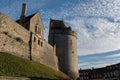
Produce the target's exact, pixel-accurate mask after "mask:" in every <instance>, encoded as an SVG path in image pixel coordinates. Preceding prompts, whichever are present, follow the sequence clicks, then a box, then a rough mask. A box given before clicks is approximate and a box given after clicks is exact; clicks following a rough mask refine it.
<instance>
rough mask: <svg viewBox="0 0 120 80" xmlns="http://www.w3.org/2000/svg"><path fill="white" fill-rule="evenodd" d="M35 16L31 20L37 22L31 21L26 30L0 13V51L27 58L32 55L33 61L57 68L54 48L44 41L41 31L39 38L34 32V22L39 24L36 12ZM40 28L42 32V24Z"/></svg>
mask: <svg viewBox="0 0 120 80" xmlns="http://www.w3.org/2000/svg"><path fill="white" fill-rule="evenodd" d="M35 16H37V17H35V18H36V19H35V18H34V17H33V18H32V20H35V21H36V22H37V23H35V22H34V21H33V22H32V23H31V25H34V26H32V28H31V31H28V30H27V29H25V28H24V27H22V26H21V25H19V24H17V23H16V22H14V21H13V20H12V19H10V18H8V17H7V16H5V15H3V14H0V51H1V52H9V53H12V54H14V55H16V56H20V57H24V58H27V59H30V57H32V60H34V61H37V62H40V63H42V64H44V65H47V66H49V67H52V68H54V69H58V66H57V57H56V55H55V48H54V47H52V46H51V45H49V44H48V43H47V42H46V41H44V39H43V38H44V34H43V33H41V36H42V38H41V37H40V36H39V35H38V34H36V33H35V32H34V29H35V28H34V27H35V24H41V23H39V19H37V18H38V14H36V15H35ZM40 28H41V29H42V32H44V30H43V26H42V24H41V26H40ZM32 30H33V32H32ZM35 38H36V39H35ZM30 54H31V55H30Z"/></svg>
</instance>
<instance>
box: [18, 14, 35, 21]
mask: <svg viewBox="0 0 120 80" xmlns="http://www.w3.org/2000/svg"><path fill="white" fill-rule="evenodd" d="M35 14H36V13H34V14H31V15H29V16H27V17H25V21H24V23H25V22H28V21H30V19H31V18H32V17H33V16H34V15H35ZM19 21H20V19H18V20H16V22H17V23H19Z"/></svg>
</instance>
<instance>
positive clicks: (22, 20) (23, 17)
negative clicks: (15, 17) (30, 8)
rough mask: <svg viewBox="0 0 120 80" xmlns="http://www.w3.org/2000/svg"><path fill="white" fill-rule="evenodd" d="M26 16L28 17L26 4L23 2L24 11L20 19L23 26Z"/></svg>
mask: <svg viewBox="0 0 120 80" xmlns="http://www.w3.org/2000/svg"><path fill="white" fill-rule="evenodd" d="M25 18H26V4H25V3H23V4H22V12H21V16H20V21H19V23H20V24H21V25H22V26H23V25H24V24H23V22H24V21H25Z"/></svg>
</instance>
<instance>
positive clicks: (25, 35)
mask: <svg viewBox="0 0 120 80" xmlns="http://www.w3.org/2000/svg"><path fill="white" fill-rule="evenodd" d="M28 42H29V32H28V31H27V30H26V29H25V28H23V27H22V26H20V25H19V24H17V23H16V22H14V21H13V20H12V19H10V18H9V17H7V16H5V15H4V14H2V13H0V51H2V52H10V53H12V54H14V55H17V56H20V57H25V58H28V57H29V45H28Z"/></svg>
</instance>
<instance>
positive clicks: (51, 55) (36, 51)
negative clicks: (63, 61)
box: [31, 34, 58, 69]
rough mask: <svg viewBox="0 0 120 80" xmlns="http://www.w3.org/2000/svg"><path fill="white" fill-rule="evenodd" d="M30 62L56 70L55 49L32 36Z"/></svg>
mask: <svg viewBox="0 0 120 80" xmlns="http://www.w3.org/2000/svg"><path fill="white" fill-rule="evenodd" d="M31 55H32V60H34V61H37V62H40V63H42V64H44V65H47V66H49V67H52V68H55V69H58V65H57V57H56V55H55V49H54V47H52V46H51V45H49V44H48V43H47V42H46V41H43V40H42V39H40V38H39V37H37V36H36V35H35V34H32V52H31Z"/></svg>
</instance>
